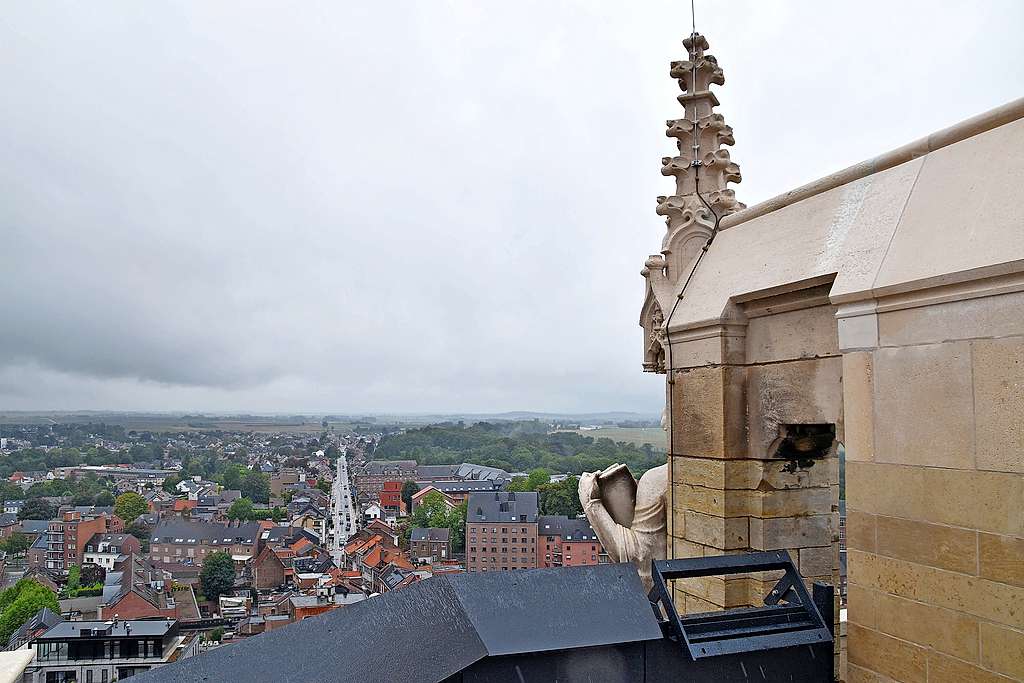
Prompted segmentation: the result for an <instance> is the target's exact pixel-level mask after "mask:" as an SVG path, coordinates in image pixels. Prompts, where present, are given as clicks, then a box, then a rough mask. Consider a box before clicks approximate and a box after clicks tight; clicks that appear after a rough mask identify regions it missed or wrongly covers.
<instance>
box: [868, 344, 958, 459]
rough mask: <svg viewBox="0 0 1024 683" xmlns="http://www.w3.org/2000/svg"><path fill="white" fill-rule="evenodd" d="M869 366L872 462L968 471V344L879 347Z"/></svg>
mask: <svg viewBox="0 0 1024 683" xmlns="http://www.w3.org/2000/svg"><path fill="white" fill-rule="evenodd" d="M874 362H875V370H876V372H875V375H874V382H875V393H876V397H877V398H876V404H875V445H874V453H875V461H876V462H888V463H899V464H906V465H930V466H933V467H949V468H959V469H973V468H974V396H973V386H972V383H971V349H970V344H969V343H968V342H952V343H947V344H934V345H929V346H912V347H901V348H881V349H878V350H877V351H876V352H875V361H874ZM937 414H941V415H942V419H941V420H937V419H935V416H936V415H937Z"/></svg>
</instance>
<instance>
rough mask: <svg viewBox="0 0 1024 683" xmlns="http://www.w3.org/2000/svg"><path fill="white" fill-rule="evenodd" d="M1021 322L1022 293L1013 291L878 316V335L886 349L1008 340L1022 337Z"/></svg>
mask: <svg viewBox="0 0 1024 683" xmlns="http://www.w3.org/2000/svg"><path fill="white" fill-rule="evenodd" d="M1015 312H1016V315H1015V314H1014V313H1015ZM1021 321H1024V292H1014V293H1010V294H1002V295H999V296H989V297H979V298H975V299H963V300H960V301H950V302H947V303H941V304H935V305H932V306H921V307H915V308H906V309H903V310H898V311H887V312H885V313H879V314H878V336H879V341H880V342H881V344H883V345H885V346H909V345H914V344H938V343H941V342H944V341H947V340H951V339H972V338H977V337H1008V336H1013V335H1020V334H1024V323H1022V322H1021Z"/></svg>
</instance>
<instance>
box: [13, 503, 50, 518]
mask: <svg viewBox="0 0 1024 683" xmlns="http://www.w3.org/2000/svg"><path fill="white" fill-rule="evenodd" d="M56 514H57V507H56V506H55V505H53V503H48V502H47V501H45V500H43V499H42V498H29V499H28V500H26V501H25V505H24V506H22V508H21V510H19V511H18V519H53V517H54V515H56Z"/></svg>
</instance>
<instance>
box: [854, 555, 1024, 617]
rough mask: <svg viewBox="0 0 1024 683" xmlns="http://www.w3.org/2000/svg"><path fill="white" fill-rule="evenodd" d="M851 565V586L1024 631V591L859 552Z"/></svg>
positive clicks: (1007, 585) (1003, 584) (955, 573)
mask: <svg viewBox="0 0 1024 683" xmlns="http://www.w3.org/2000/svg"><path fill="white" fill-rule="evenodd" d="M847 563H848V571H849V580H850V582H851V583H856V584H858V585H860V586H869V587H873V588H876V589H878V590H880V591H884V592H886V593H892V594H894V595H898V596H900V597H903V598H907V599H909V600H916V601H918V602H923V603H926V604H930V605H934V606H936V607H944V608H946V609H951V610H955V611H957V612H963V613H965V614H970V615H974V616H975V617H978V618H980V619H986V620H989V621H994V622H997V623H1000V624H1004V625H1007V626H1010V627H1013V628H1016V629H1024V610H1022V609H1021V608H1020V605H1022V604H1024V588H1021V587H1018V586H1011V585H1009V584H1005V583H998V582H995V581H989V580H987V579H981V578H978V577H975V576H967V575H965V574H959V573H957V572H950V571H946V570H944V569H936V568H934V567H928V566H925V565H921V564H916V563H912V562H907V561H906V560H899V559H895V558H891V557H884V556H882V555H873V554H871V553H864V552H861V551H859V550H849V551H848V552H847Z"/></svg>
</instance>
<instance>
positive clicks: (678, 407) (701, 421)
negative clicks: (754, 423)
mask: <svg viewBox="0 0 1024 683" xmlns="http://www.w3.org/2000/svg"><path fill="white" fill-rule="evenodd" d="M724 390H725V368H721V367H711V368H694V369H692V370H684V371H679V372H676V373H675V374H674V384H673V385H672V412H673V415H672V452H673V454H675V455H691V456H698V457H704V458H725V457H728V455H729V454H728V453H726V452H725V397H724Z"/></svg>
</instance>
